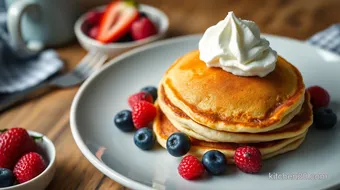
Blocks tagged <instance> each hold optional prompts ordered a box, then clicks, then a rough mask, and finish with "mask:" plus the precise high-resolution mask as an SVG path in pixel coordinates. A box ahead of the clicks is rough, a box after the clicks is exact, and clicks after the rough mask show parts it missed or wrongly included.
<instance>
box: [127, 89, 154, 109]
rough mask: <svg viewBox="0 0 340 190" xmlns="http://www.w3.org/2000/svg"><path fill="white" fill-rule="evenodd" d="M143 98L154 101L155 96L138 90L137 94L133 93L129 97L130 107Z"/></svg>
mask: <svg viewBox="0 0 340 190" xmlns="http://www.w3.org/2000/svg"><path fill="white" fill-rule="evenodd" d="M142 100H144V101H147V102H150V103H153V98H152V96H151V94H149V93H147V92H138V93H136V94H132V95H131V96H130V97H129V99H128V103H129V105H130V107H131V108H133V106H134V105H135V104H136V103H138V102H140V101H142Z"/></svg>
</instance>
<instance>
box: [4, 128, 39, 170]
mask: <svg viewBox="0 0 340 190" xmlns="http://www.w3.org/2000/svg"><path fill="white" fill-rule="evenodd" d="M36 150H37V145H36V144H35V142H34V140H33V138H32V137H30V136H29V134H28V133H27V131H26V130H25V129H22V128H11V129H9V130H7V131H5V132H3V133H1V134H0V168H7V169H13V167H14V165H15V163H16V162H17V161H18V160H19V158H20V157H21V156H22V155H24V154H25V153H28V152H35V151H36Z"/></svg>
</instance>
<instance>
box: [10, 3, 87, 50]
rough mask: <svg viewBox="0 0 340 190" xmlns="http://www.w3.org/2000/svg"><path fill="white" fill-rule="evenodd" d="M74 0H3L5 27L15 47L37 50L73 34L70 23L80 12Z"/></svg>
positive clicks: (71, 37)
mask: <svg viewBox="0 0 340 190" xmlns="http://www.w3.org/2000/svg"><path fill="white" fill-rule="evenodd" d="M78 3H79V1H78V2H77V1H75V0H6V5H7V14H8V18H7V27H8V31H9V33H10V37H11V38H12V42H13V44H12V46H14V48H15V49H16V50H21V51H25V52H37V51H40V50H41V49H42V48H43V47H51V46H59V45H62V44H65V43H68V42H70V41H72V40H73V39H74V37H75V35H74V31H73V25H74V23H75V21H76V20H77V18H78V16H79V15H80V14H81V13H82V12H83V10H82V6H80V5H79V4H78Z"/></svg>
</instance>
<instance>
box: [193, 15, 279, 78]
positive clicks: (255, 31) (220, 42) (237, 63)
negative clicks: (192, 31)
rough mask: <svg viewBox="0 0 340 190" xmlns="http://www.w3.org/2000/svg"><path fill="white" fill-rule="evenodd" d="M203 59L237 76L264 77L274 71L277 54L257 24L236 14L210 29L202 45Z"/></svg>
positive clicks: (201, 54) (209, 65)
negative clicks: (261, 33)
mask: <svg viewBox="0 0 340 190" xmlns="http://www.w3.org/2000/svg"><path fill="white" fill-rule="evenodd" d="M199 51H200V59H201V60H202V61H204V62H205V63H206V64H207V66H208V67H220V68H222V69H223V70H225V71H228V72H230V73H232V74H234V75H239V76H259V77H264V76H266V75H267V74H269V73H270V72H272V71H273V70H274V69H275V66H276V61H277V53H276V51H274V50H273V49H271V48H270V47H269V42H268V41H267V40H266V39H264V38H261V37H260V30H259V28H258V26H257V25H256V24H255V22H252V21H248V20H241V19H239V18H237V17H236V16H235V14H234V13H233V12H229V13H228V15H227V17H226V18H225V19H224V20H222V21H220V22H218V23H217V24H216V25H214V26H211V27H209V28H208V29H207V30H206V31H205V33H204V35H203V37H202V39H201V40H200V42H199Z"/></svg>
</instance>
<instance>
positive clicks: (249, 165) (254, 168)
mask: <svg viewBox="0 0 340 190" xmlns="http://www.w3.org/2000/svg"><path fill="white" fill-rule="evenodd" d="M234 161H235V164H236V166H237V167H238V168H239V169H240V170H241V171H243V172H245V173H258V172H259V171H260V170H261V167H262V156H261V152H260V150H259V149H257V148H256V147H251V146H243V147H239V148H237V149H236V151H235V155H234Z"/></svg>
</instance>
